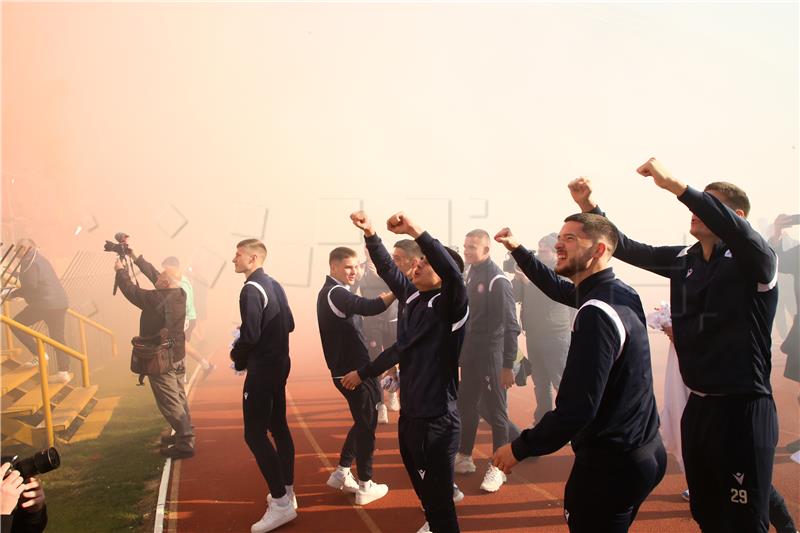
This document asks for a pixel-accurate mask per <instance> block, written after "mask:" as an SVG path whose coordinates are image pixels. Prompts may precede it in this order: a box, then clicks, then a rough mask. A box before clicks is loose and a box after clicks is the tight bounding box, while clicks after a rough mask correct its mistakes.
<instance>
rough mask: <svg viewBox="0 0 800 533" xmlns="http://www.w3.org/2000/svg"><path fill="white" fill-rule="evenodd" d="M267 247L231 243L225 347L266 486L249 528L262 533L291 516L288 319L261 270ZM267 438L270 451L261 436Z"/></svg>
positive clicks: (280, 294) (277, 289)
mask: <svg viewBox="0 0 800 533" xmlns="http://www.w3.org/2000/svg"><path fill="white" fill-rule="evenodd" d="M266 257H267V248H266V246H264V243H262V242H261V241H260V240H258V239H245V240H243V241H241V242H239V243H238V244H237V245H236V255H235V256H234V258H233V264H234V268H235V270H236V272H237V273H239V274H243V275H244V276H245V278H246V279H245V283H244V287H242V291H241V293H240V294H239V311H240V313H241V317H242V326H241V328H240V333H239V339H238V340H237V341H236V343H235V344H234V345H233V348H232V349H231V359H232V360H233V362H234V365H235V368H236V370H240V371H241V370H245V369H246V370H247V377H246V378H245V381H244V394H243V400H242V412H243V414H244V439H245V442H247V446H248V447H249V448H250V451H251V452H252V453H253V456H255V459H256V463H257V464H258V468H259V470H260V471H261V475H262V476H264V479H265V480H266V482H267V485H268V486H269V496H270V497H269V498H268V499H267V501H268V503H267V510H266V512H265V513H264V516H263V517H262V518H261V520H259V521H258V522H256V523H255V524H253V525H252V526H251V528H250V531H251V532H252V533H265V532H266V531H272V530H273V529H275V528H277V527H279V526H281V525H283V524H285V523H287V522H290V521H292V520H294V519H295V518H296V517H297V511H296V508H297V499H296V498H295V495H294V441H293V440H292V434H291V432H290V431H289V425H288V424H287V422H286V379H287V378H288V377H289V370H290V367H291V361H290V359H289V333H291V332H292V331H294V318H293V316H292V311H291V309H290V308H289V302H288V301H287V299H286V293H285V292H284V291H283V287H281V285H280V284H279V283H278V282H277V281H275V280H274V279H272V278H271V277H270V276H268V275H267V274H266V272H264V269H263V268H262V265H263V264H264V260H265V259H266ZM268 431H269V433H271V434H272V439H273V440H274V441H275V447H273V446H272V443H271V442H270V441H269V438H268V437H267V432H268Z"/></svg>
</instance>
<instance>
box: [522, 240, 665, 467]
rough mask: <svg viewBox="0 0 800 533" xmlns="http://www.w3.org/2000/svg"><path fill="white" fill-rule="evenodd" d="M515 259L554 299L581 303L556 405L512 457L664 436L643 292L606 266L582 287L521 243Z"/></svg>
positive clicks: (634, 444)
mask: <svg viewBox="0 0 800 533" xmlns="http://www.w3.org/2000/svg"><path fill="white" fill-rule="evenodd" d="M513 255H514V259H516V261H517V264H519V267H520V269H521V270H522V271H523V272H524V273H525V275H526V276H527V277H528V278H529V279H530V280H531V281H532V282H533V283H535V284H536V286H537V287H539V288H540V289H541V290H542V292H544V293H545V294H547V295H548V296H549V297H550V298H552V299H553V300H555V301H557V302H560V303H562V304H564V305H569V306H573V307H579V308H580V309H579V310H578V313H577V315H576V317H575V322H574V324H573V328H572V336H571V339H570V347H569V353H568V354H567V362H566V366H565V367H564V374H563V377H562V378H561V385H560V386H559V389H558V395H557V396H556V407H555V409H553V410H552V411H550V412H548V413H546V414H545V415H544V416H543V417H542V420H541V421H540V422H539V423H538V424H536V426H534V427H533V428H531V429H526V430H525V431H523V432H522V434H521V435H520V436H519V438H517V439H516V440H515V441H514V442H513V443H512V444H511V448H512V451H513V453H514V457H516V458H517V459H518V460H522V459H524V458H525V457H530V456H538V455H545V454H549V453H553V452H555V451H557V450H558V449H560V448H561V447H562V446H564V445H565V444H566V443H567V442H569V441H572V449H573V450H575V453H576V454H578V453H580V452H581V451H582V450H588V449H602V450H605V451H609V452H618V453H625V452H628V451H631V450H634V449H636V448H640V447H641V446H644V445H645V444H648V443H650V442H651V441H652V440H653V439H654V438H655V437H656V436H657V434H658V425H659V419H658V412H657V410H656V400H655V396H654V395H653V374H652V370H651V363H650V343H649V341H648V338H647V325H646V321H645V316H644V310H643V309H642V302H641V300H640V299H639V295H638V294H636V291H634V290H633V289H632V288H630V287H629V286H627V285H625V284H624V283H623V282H622V281H620V280H618V279H617V278H616V277H615V276H614V272H613V271H612V269H610V268H607V269H605V270H602V271H600V272H597V273H596V274H593V275H592V276H589V277H588V278H586V279H585V280H583V282H581V283H580V285H578V286H577V287H575V285H573V284H572V283H571V282H569V281H566V280H564V279H563V278H560V277H559V276H557V275H556V274H555V272H553V271H552V270H550V269H549V268H547V267H546V266H544V265H543V264H542V263H541V262H540V261H539V260H538V259H536V258H535V257H534V255H533V254H532V253H530V252H529V251H528V250H526V249H525V248H524V247H523V246H520V247H519V248H517V249H516V250H514V253H513Z"/></svg>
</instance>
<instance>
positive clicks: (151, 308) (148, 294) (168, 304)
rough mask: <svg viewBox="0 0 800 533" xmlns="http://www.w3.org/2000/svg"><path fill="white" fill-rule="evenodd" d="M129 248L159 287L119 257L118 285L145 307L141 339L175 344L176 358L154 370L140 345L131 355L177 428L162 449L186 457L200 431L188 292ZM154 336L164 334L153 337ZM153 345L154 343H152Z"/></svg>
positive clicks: (167, 454)
mask: <svg viewBox="0 0 800 533" xmlns="http://www.w3.org/2000/svg"><path fill="white" fill-rule="evenodd" d="M126 253H127V254H128V255H130V256H131V257H133V258H134V264H135V265H136V266H137V267H139V270H141V271H142V273H143V274H144V275H145V276H146V277H147V278H148V279H149V280H150V281H152V282H153V285H155V287H156V288H155V290H147V289H142V288H141V287H139V286H137V285H135V284H134V283H133V282H132V281H131V278H130V274H129V273H128V271H127V269H126V268H125V267H124V265H123V264H122V262H121V261H120V258H119V257H118V258H117V261H116V262H115V263H114V269H115V270H116V271H117V279H116V281H117V285H118V286H119V288H120V290H121V291H122V294H124V295H125V298H127V299H128V301H129V302H131V303H132V304H133V305H135V306H136V307H138V308H139V309H141V310H142V315H141V317H140V319H139V337H138V338H135V339H134V342H135V343H137V342H138V343H140V344H139V346H141V345H142V343H146V342H147V341H148V340H150V341H151V343H152V342H154V343H155V345H158V343H159V342H161V346H164V345H165V341H166V345H168V346H169V356H170V359H171V360H170V361H168V363H167V364H166V365H165V367H163V368H159V369H157V370H154V369H153V368H152V365H151V366H150V367H149V368H143V367H139V365H138V363H141V361H137V357H136V355H137V353H136V347H137V345H136V344H135V346H134V355H133V357H132V360H131V370H132V371H134V372H137V373H139V375H140V378H139V383H140V384H141V383H142V380H143V379H144V375H147V377H148V381H149V382H150V388H151V389H152V390H153V397H154V398H155V401H156V405H157V406H158V409H159V411H161V414H162V415H163V416H164V418H165V419H166V421H167V422H168V423H169V425H170V426H172V429H174V430H175V439H174V443H173V442H171V439H169V440H168V441H167V442H165V444H168V446H167V447H166V448H162V450H161V454H162V455H164V456H165V457H170V458H172V459H185V458H189V457H192V456H194V433H193V432H192V420H191V416H190V414H189V404H188V402H187V400H186V391H185V390H184V388H183V381H184V376H185V374H186V366H185V364H184V361H183V358H184V333H183V325H184V321H185V317H186V293H185V292H184V291H183V289H181V288H180V285H179V284H178V283H177V282H176V281H175V280H173V279H172V278H171V277H170V276H169V275H167V274H166V273H165V272H161V273H159V272H158V271H157V270H156V269H155V267H154V266H153V265H151V264H150V263H148V262H147V261H146V260H145V259H144V257H142V256H141V255H140V256H138V257H137V256H136V255H135V254H134V253H133V250H132V249H130V248H129V247H127V246H126ZM153 339H158V340H155V341H153ZM151 346H152V344H151Z"/></svg>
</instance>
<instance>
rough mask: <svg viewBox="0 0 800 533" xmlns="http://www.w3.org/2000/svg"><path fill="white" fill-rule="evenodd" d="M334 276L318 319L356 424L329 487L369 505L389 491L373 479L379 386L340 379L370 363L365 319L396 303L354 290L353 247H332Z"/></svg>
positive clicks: (327, 283)
mask: <svg viewBox="0 0 800 533" xmlns="http://www.w3.org/2000/svg"><path fill="white" fill-rule="evenodd" d="M328 263H329V265H330V275H329V276H327V277H326V278H325V283H324V284H323V285H322V289H321V290H320V291H319V295H318V296H317V321H318V323H319V335H320V338H321V339H322V351H323V352H324V354H325V362H326V363H327V365H328V368H329V369H330V371H331V376H332V378H333V384H334V386H336V388H337V389H338V391H339V392H340V393H341V394H342V396H344V398H345V400H347V405H348V407H349V408H350V414H351V415H352V417H353V426H352V427H351V428H350V431H349V432H348V433H347V438H346V439H345V441H344V445H343V446H342V452H341V455H340V457H339V465H338V466H337V467H336V470H334V471H333V472H332V473H331V475H330V478H328V485H329V486H330V487H333V488H335V489H339V490H344V491H347V492H352V493H355V495H356V503H357V504H358V505H366V504H368V503H370V502H372V501H375V500H377V499H379V498H383V497H384V496H385V495H386V493H387V492H388V491H389V488H388V487H387V486H386V485H381V484H376V483H374V482H373V481H372V455H373V452H374V451H375V427H376V426H377V424H378V412H377V406H378V405H379V404H380V402H381V392H380V385H379V384H378V381H377V380H376V379H375V378H367V379H365V380H364V382H363V383H362V384H361V386H360V387H357V388H356V389H354V390H349V389H346V388H344V387H343V386H342V383H341V380H342V377H343V376H344V375H345V374H347V373H348V372H350V371H352V370H356V369H358V368H361V367H362V366H364V365H366V364H367V363H369V360H370V358H369V352H368V350H367V346H366V342H365V339H364V334H363V333H362V330H361V322H362V320H361V317H362V316H372V315H377V314H379V313H382V312H384V311H386V308H387V306H389V305H391V304H392V302H394V296H393V295H392V293H390V292H386V293H382V294H381V295H380V296H379V297H377V298H373V299H367V298H362V297H360V296H357V295H355V294H353V293H351V292H350V288H351V287H352V286H353V284H354V283H355V282H356V277H357V275H358V268H359V265H358V259H357V257H356V252H355V250H352V249H350V248H345V247H340V248H334V249H333V250H332V251H331V253H330V256H329V259H328ZM353 460H355V461H356V466H357V468H358V482H356V481H355V479H353V474H352V473H351V472H350V466H351V465H352V464H353Z"/></svg>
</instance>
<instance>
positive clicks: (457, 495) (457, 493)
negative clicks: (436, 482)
mask: <svg viewBox="0 0 800 533" xmlns="http://www.w3.org/2000/svg"><path fill="white" fill-rule="evenodd" d="M463 499H464V493H463V492H461V490H460V489H459V488H458V485H456V484H455V483H453V503H458V502H460V501H461V500H463Z"/></svg>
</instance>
